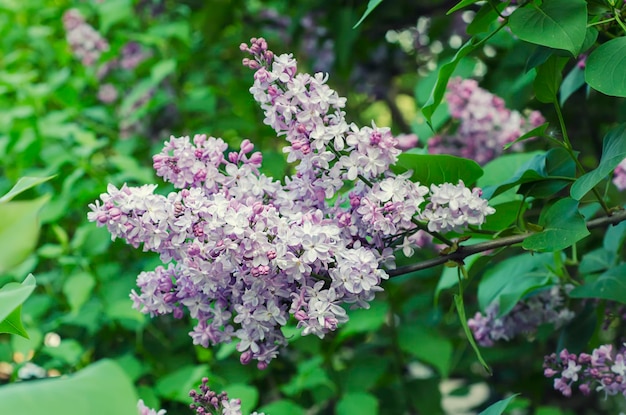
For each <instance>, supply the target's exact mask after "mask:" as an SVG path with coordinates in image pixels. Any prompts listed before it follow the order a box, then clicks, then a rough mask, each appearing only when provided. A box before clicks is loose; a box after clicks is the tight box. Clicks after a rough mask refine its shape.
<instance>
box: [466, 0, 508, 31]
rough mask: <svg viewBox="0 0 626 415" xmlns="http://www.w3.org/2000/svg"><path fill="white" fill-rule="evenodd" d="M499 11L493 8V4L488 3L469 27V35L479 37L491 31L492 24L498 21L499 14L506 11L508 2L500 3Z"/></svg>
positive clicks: (498, 5)
mask: <svg viewBox="0 0 626 415" xmlns="http://www.w3.org/2000/svg"><path fill="white" fill-rule="evenodd" d="M496 6H497V9H495V8H494V7H493V4H491V3H489V2H487V3H485V4H483V5H482V7H481V8H480V10H478V12H477V13H476V15H475V16H474V18H473V19H472V21H471V22H470V24H469V25H467V33H468V34H470V35H477V34H478V33H483V32H486V31H488V30H489V27H490V26H491V24H492V23H493V22H495V21H497V19H498V17H499V15H498V12H501V11H502V10H504V9H505V8H506V6H507V3H506V2H499V3H498V4H497V5H496Z"/></svg>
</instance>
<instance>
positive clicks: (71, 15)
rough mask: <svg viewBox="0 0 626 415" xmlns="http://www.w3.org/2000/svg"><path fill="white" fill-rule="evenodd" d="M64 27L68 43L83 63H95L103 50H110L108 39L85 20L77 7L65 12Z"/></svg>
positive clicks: (89, 64)
mask: <svg viewBox="0 0 626 415" xmlns="http://www.w3.org/2000/svg"><path fill="white" fill-rule="evenodd" d="M63 27H64V28H65V34H66V38H67V43H69V45H70V47H71V48H72V52H73V53H74V55H75V56H76V57H77V58H78V59H80V61H81V62H82V64H83V65H85V66H93V65H95V64H96V63H97V62H98V59H100V55H101V54H102V52H106V51H107V50H109V43H108V42H107V41H106V39H104V38H103V37H102V36H101V35H100V33H98V31H97V30H95V29H94V28H93V27H92V26H91V25H89V24H88V23H87V22H86V21H85V18H84V17H83V15H82V14H81V13H80V12H79V11H78V10H77V9H69V10H67V11H66V12H65V13H64V14H63Z"/></svg>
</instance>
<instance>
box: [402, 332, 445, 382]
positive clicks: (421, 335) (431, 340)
mask: <svg viewBox="0 0 626 415" xmlns="http://www.w3.org/2000/svg"><path fill="white" fill-rule="evenodd" d="M398 343H399V344H400V348H401V349H402V350H404V351H405V352H406V353H408V354H410V355H412V356H415V357H416V358H418V359H419V360H421V361H422V362H424V363H428V364H431V365H433V366H434V367H435V368H436V369H437V371H438V372H439V374H440V375H441V377H442V378H447V377H448V374H449V373H450V365H451V363H452V352H453V346H452V342H451V341H450V340H448V339H447V338H446V337H444V336H442V335H440V334H439V333H437V332H436V331H434V330H430V329H428V328H426V327H423V326H420V325H409V324H402V325H401V326H400V327H398Z"/></svg>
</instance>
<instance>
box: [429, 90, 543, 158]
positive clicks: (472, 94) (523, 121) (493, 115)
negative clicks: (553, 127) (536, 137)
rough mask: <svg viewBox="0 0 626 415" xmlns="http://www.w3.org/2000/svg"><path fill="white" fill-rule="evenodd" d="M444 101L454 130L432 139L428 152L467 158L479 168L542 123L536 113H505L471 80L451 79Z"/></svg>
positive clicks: (499, 102) (502, 105)
mask: <svg viewBox="0 0 626 415" xmlns="http://www.w3.org/2000/svg"><path fill="white" fill-rule="evenodd" d="M446 100H447V103H448V108H449V110H450V115H451V116H452V118H453V119H454V120H456V121H457V122H458V128H457V130H456V131H455V132H453V133H450V134H443V135H437V136H434V137H432V138H431V139H430V140H429V142H428V151H429V152H430V153H432V154H442V153H443V154H453V155H457V156H461V157H465V158H469V159H472V160H476V162H478V163H479V164H481V165H482V164H485V163H487V162H488V161H490V160H492V159H494V158H495V157H497V156H498V155H500V154H502V151H503V148H504V146H505V145H506V144H509V143H512V142H513V141H515V140H516V139H517V138H519V137H520V136H522V135H523V134H525V133H526V132H528V131H530V130H532V129H533V128H535V127H538V126H539V125H541V124H543V123H544V122H545V119H544V118H543V116H542V115H541V114H540V113H539V112H538V111H532V112H531V113H530V114H529V115H528V116H527V117H525V116H523V115H522V114H521V113H519V112H518V111H512V110H509V109H507V108H506V106H505V103H504V100H502V98H500V97H497V96H495V95H493V94H491V93H490V92H488V91H486V90H484V89H482V88H480V87H479V86H478V82H476V81H475V80H473V79H466V80H462V79H460V78H455V79H452V80H451V81H450V83H449V84H448V92H447V94H446ZM516 147H517V148H519V147H520V144H516V145H515V146H514V148H516Z"/></svg>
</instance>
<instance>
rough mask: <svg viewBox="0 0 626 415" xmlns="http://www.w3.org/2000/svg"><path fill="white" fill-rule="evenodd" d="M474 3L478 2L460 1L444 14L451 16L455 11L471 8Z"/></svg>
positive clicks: (473, 0)
mask: <svg viewBox="0 0 626 415" xmlns="http://www.w3.org/2000/svg"><path fill="white" fill-rule="evenodd" d="M474 3H478V0H461V1H460V2H458V3H457V5H456V6H454V7H453V8H451V9H450V10H448V12H447V13H446V14H452V13H454V12H455V11H457V10H461V9H462V8H464V7H467V6H471V5H472V4H474Z"/></svg>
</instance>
